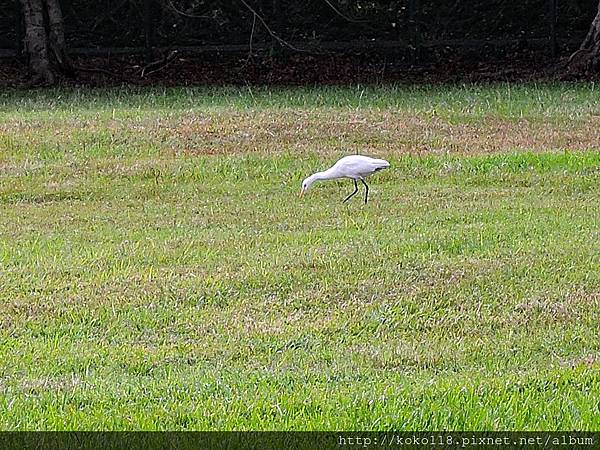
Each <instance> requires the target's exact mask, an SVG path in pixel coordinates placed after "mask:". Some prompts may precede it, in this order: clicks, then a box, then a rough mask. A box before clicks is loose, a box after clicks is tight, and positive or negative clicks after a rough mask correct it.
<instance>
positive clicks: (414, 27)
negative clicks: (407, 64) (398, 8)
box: [408, 0, 421, 64]
mask: <svg viewBox="0 0 600 450" xmlns="http://www.w3.org/2000/svg"><path fill="white" fill-rule="evenodd" d="M420 19H421V0H409V1H408V21H409V26H410V45H411V47H412V49H411V50H412V52H411V53H412V61H413V64H416V63H418V62H419V60H420V59H421V30H420V27H419V20H420Z"/></svg>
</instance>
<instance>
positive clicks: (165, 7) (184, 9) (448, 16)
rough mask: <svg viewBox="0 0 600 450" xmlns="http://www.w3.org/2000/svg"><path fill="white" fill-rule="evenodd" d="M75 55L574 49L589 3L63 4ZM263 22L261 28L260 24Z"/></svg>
mask: <svg viewBox="0 0 600 450" xmlns="http://www.w3.org/2000/svg"><path fill="white" fill-rule="evenodd" d="M61 5H62V8H63V14H64V18H65V25H66V34H67V36H66V37H67V42H68V46H69V48H70V49H71V51H73V52H74V53H82V54H107V53H125V54H127V53H132V54H133V53H146V54H147V55H148V57H150V56H151V55H152V52H153V49H155V48H170V49H182V50H184V51H187V52H194V51H206V50H209V51H210V50H219V51H224V52H226V51H248V50H250V49H253V50H256V49H273V48H275V49H276V48H278V47H280V46H283V47H291V48H292V49H294V50H308V51H319V50H322V49H329V50H335V49H345V50H350V51H351V50H353V49H365V48H368V49H372V50H385V49H389V48H401V49H405V50H408V51H411V52H414V53H415V54H418V52H419V51H420V50H421V49H422V48H427V47H436V48H438V49H440V50H441V51H444V49H447V50H448V51H453V50H455V49H456V48H461V49H468V50H472V51H478V49H481V48H484V47H486V46H490V45H493V46H496V47H499V48H504V47H510V46H515V45H520V46H531V45H533V46H535V47H536V48H539V49H540V51H544V52H549V53H553V54H556V53H557V52H566V51H570V50H572V49H573V48H574V47H575V46H576V44H577V42H580V41H581V40H582V39H583V37H584V36H585V33H586V32H587V29H588V27H589V24H590V23H591V20H592V19H593V17H594V14H595V12H596V8H597V0H526V1H514V0H451V1H435V0H402V1H393V0H387V1H386V0H230V1H227V0H100V1H95V2H91V1H83V0H63V1H61ZM0 11H3V12H4V14H2V15H0V54H1V55H3V56H15V55H18V54H20V52H21V51H22V38H23V25H22V20H21V17H20V10H19V2H18V0H0ZM265 24H266V26H265Z"/></svg>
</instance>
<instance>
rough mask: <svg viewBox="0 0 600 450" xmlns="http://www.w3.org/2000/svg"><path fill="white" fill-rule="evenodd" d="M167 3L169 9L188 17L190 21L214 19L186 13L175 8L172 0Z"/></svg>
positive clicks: (166, 0)
mask: <svg viewBox="0 0 600 450" xmlns="http://www.w3.org/2000/svg"><path fill="white" fill-rule="evenodd" d="M165 2H166V3H167V6H169V8H171V9H172V10H173V11H175V12H176V13H177V14H179V15H180V16H183V17H188V18H190V19H213V17H211V16H197V15H195V14H189V13H186V12H184V11H181V10H180V9H178V8H176V7H175V5H174V4H173V1H172V0H165Z"/></svg>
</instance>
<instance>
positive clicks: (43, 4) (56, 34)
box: [20, 0, 74, 85]
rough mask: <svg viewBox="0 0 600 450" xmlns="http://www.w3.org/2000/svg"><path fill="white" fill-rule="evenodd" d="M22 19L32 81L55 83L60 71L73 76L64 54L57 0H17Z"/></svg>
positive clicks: (65, 53) (60, 13) (47, 83)
mask: <svg viewBox="0 0 600 450" xmlns="http://www.w3.org/2000/svg"><path fill="white" fill-rule="evenodd" d="M20 2H21V6H22V10H23V19H24V23H25V48H26V50H27V56H28V58H29V69H30V70H31V72H32V73H33V82H34V83H35V84H46V85H50V84H54V82H55V81H56V77H57V75H59V74H63V75H67V76H73V75H74V69H73V65H72V64H71V59H70V58H69V55H68V54H67V46H66V42H65V26H64V21H63V15H62V11H61V8H60V3H59V1H58V0H20Z"/></svg>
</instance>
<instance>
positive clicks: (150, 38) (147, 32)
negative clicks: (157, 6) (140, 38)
mask: <svg viewBox="0 0 600 450" xmlns="http://www.w3.org/2000/svg"><path fill="white" fill-rule="evenodd" d="M154 12H155V11H154V0H144V52H145V54H144V57H145V58H146V62H147V63H150V62H152V60H153V59H154V51H153V49H154V36H155V33H154Z"/></svg>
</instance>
